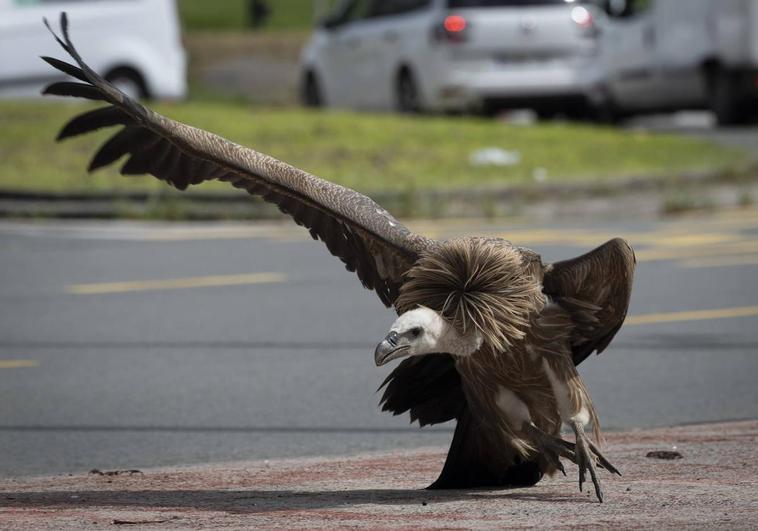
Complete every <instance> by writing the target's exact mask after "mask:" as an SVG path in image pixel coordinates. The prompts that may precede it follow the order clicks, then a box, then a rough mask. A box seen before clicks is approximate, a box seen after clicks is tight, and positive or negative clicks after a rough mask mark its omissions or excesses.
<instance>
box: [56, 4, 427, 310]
mask: <svg viewBox="0 0 758 531" xmlns="http://www.w3.org/2000/svg"><path fill="white" fill-rule="evenodd" d="M46 23H47V21H46ZM49 27H50V26H49V25H48V28H49ZM61 29H62V33H63V35H62V37H58V36H57V35H55V33H54V32H53V35H54V36H55V38H56V39H57V40H58V42H59V43H60V45H61V46H62V47H63V49H64V50H66V52H68V54H69V55H70V56H71V57H72V58H73V59H74V60H75V62H76V63H77V65H78V66H74V65H71V64H68V63H64V62H63V61H60V60H58V59H52V58H43V59H44V60H45V61H47V62H48V63H49V64H50V65H52V66H53V67H55V68H57V69H58V70H60V71H62V72H64V73H66V74H68V75H70V76H72V77H74V78H76V79H78V80H79V82H75V81H65V82H59V83H54V84H52V85H50V86H49V87H47V89H45V91H44V93H45V94H55V95H61V96H75V97H81V98H87V99H92V100H100V101H104V102H106V103H109V104H110V105H109V106H108V107H104V108H101V109H97V110H94V111H90V112H87V113H84V114H82V115H80V116H77V117H75V118H74V119H73V120H71V121H70V122H69V123H68V124H66V125H65V126H64V128H63V130H62V131H61V132H60V134H59V136H58V139H59V140H60V139H64V138H68V137H71V136H75V135H80V134H83V133H89V132H91V131H95V130H97V129H100V128H103V127H110V126H122V128H121V130H120V131H119V132H117V133H116V134H115V135H114V136H113V137H111V138H110V140H108V141H107V142H106V143H105V144H104V145H103V146H102V147H101V148H100V150H99V151H98V152H97V154H96V155H95V157H94V158H93V160H92V162H91V164H90V167H89V170H90V171H92V170H95V169H97V168H100V167H102V166H107V165H109V164H112V163H114V162H116V161H117V160H118V159H120V158H121V157H123V156H124V155H126V156H127V157H128V158H127V161H126V163H125V164H124V165H123V166H122V168H121V173H122V174H124V175H136V174H144V173H149V174H151V175H153V176H155V177H157V178H158V179H161V180H164V181H167V182H168V183H170V184H172V185H173V186H175V187H176V188H178V189H180V190H183V189H185V188H187V186H189V185H191V184H198V183H201V182H204V181H209V180H220V181H226V182H229V183H231V184H232V185H233V186H235V187H237V188H242V189H244V190H246V191H247V192H249V193H250V194H253V195H259V196H261V197H262V198H263V199H264V200H265V201H268V202H270V203H274V204H276V205H277V206H278V207H279V209H280V210H281V211H282V212H284V213H285V214H288V215H290V216H291V217H292V218H293V219H294V220H295V222H296V223H298V224H299V225H303V226H305V227H306V228H308V229H309V230H310V233H311V236H312V237H313V238H314V239H320V240H322V241H323V242H324V243H325V244H326V246H327V247H328V249H329V251H330V252H331V253H332V254H333V255H335V256H337V257H338V258H340V259H341V260H342V261H343V262H344V263H345V266H346V268H347V269H348V270H349V271H355V272H356V273H357V275H358V277H359V278H360V280H361V282H362V283H363V285H364V286H365V287H366V288H368V289H373V290H375V291H376V292H377V294H378V295H379V297H380V298H381V300H382V302H384V304H386V305H387V306H391V305H392V303H393V301H394V300H395V298H396V296H397V290H398V287H399V285H400V282H401V277H402V274H403V273H404V272H405V271H406V270H407V269H408V268H409V267H410V266H411V265H412V264H413V262H414V261H415V260H416V258H417V257H418V254H419V253H420V252H421V251H422V250H423V249H425V248H426V247H427V246H428V245H429V244H430V241H429V240H427V239H426V238H423V237H421V236H417V235H414V234H412V233H411V232H410V231H409V230H408V229H406V228H405V227H404V226H402V225H401V224H400V223H398V222H397V221H396V220H395V219H394V218H393V217H392V216H391V215H390V214H389V213H387V212H386V211H385V210H384V209H383V208H381V207H380V206H379V205H377V204H376V203H375V202H374V201H372V200H371V199H369V198H368V197H366V196H364V195H362V194H359V193H358V192H355V191H354V190H351V189H349V188H345V187H342V186H339V185H336V184H333V183H330V182H328V181H324V180H322V179H319V178H318V177H315V176H313V175H310V174H309V173H307V172H305V171H302V170H299V169H297V168H295V167H293V166H290V165H288V164H285V163H284V162H281V161H279V160H276V159H274V158H272V157H269V156H267V155H263V154H261V153H258V152H256V151H253V150H252V149H247V148H244V147H242V146H239V145H237V144H234V143H233V142H230V141H228V140H225V139H223V138H221V137H219V136H217V135H214V134H211V133H208V132H206V131H202V130H200V129H196V128H194V127H190V126H188V125H184V124H182V123H179V122H175V121H174V120H171V119H169V118H166V117H164V116H161V115H160V114H157V113H155V112H153V111H151V110H150V109H147V108H145V107H143V106H142V105H140V104H139V103H138V102H136V101H134V100H132V99H131V98H129V97H128V96H126V95H125V94H123V93H121V92H120V91H119V90H118V89H116V88H115V87H113V86H112V85H111V84H110V83H108V82H107V81H105V80H104V79H103V78H102V77H100V76H99V75H98V74H96V73H95V72H94V71H93V70H92V69H91V68H89V67H88V66H87V65H86V64H85V63H84V61H82V59H81V57H80V56H79V54H78V52H77V51H76V49H75V48H74V46H73V44H71V40H70V39H69V35H68V21H67V18H66V15H65V13H64V14H62V15H61ZM51 32H52V29H51Z"/></svg>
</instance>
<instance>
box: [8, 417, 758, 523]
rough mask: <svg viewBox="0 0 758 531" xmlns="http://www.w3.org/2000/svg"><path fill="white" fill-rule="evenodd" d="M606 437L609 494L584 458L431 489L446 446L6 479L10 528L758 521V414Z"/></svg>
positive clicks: (606, 483)
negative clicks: (539, 473) (516, 485)
mask: <svg viewBox="0 0 758 531" xmlns="http://www.w3.org/2000/svg"><path fill="white" fill-rule="evenodd" d="M607 439H608V444H607V448H606V452H605V454H606V456H608V457H609V459H610V460H611V461H612V462H613V463H614V464H615V465H616V466H618V467H619V469H620V470H621V471H622V473H623V474H624V476H623V477H622V478H618V477H615V476H614V477H610V476H609V475H608V474H605V473H602V472H601V474H602V480H603V482H604V483H603V486H604V490H605V493H606V503H604V504H600V503H598V502H597V501H596V500H595V499H594V496H593V495H591V490H592V489H591V486H590V489H589V491H590V492H587V491H588V489H587V488H585V492H584V493H580V492H579V491H578V488H577V483H576V468H575V467H574V466H573V465H567V466H566V469H567V472H568V474H569V477H568V478H564V477H563V476H560V477H558V476H556V477H554V478H552V479H547V480H544V481H543V482H541V483H540V484H539V485H538V486H537V487H534V488H530V489H519V490H511V491H475V492H463V491H450V492H429V491H424V490H421V489H422V488H423V487H425V486H426V485H427V484H428V483H430V482H431V481H432V480H433V479H434V478H435V477H436V474H437V473H438V472H439V470H440V468H441V466H442V462H443V460H444V453H443V452H442V451H440V450H439V449H426V450H415V451H409V452H405V453H391V454H374V455H364V456H358V457H351V458H309V459H289V460H281V461H270V462H259V461H255V462H244V463H231V464H223V465H208V466H193V467H182V468H164V469H152V470H144V471H143V472H141V473H122V474H118V475H102V474H84V475H76V476H56V477H47V478H32V479H18V480H0V529H63V528H77V529H80V528H111V529H112V528H118V527H127V528H140V529H142V528H154V529H173V528H196V529H200V528H204V529H210V528H214V529H218V528H231V529H242V528H252V527H263V528H273V527H283V528H309V529H312V528H319V527H321V528H329V529H334V528H347V527H370V528H409V527H433V528H446V529H451V528H503V527H506V526H507V527H569V528H572V527H590V526H591V527H614V528H618V527H621V528H633V527H646V528H659V527H668V528H682V527H685V526H690V527H709V528H712V527H715V526H724V527H727V528H730V529H733V528H738V529H748V528H755V527H756V526H758V421H750V422H735V423H725V424H711V425H699V426H687V427H679V428H668V429H656V430H644V431H643V430H639V431H632V432H626V433H614V434H609V435H608V437H607ZM674 446H675V447H676V451H677V452H679V453H681V455H682V458H681V459H675V460H663V459H654V458H650V457H646V455H647V454H648V452H651V451H670V450H672V449H673V447H674Z"/></svg>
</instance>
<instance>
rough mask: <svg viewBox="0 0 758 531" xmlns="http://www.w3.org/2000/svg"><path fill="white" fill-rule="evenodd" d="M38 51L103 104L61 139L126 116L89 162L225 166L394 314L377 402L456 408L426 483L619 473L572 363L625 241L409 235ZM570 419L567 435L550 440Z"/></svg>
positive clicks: (361, 204)
mask: <svg viewBox="0 0 758 531" xmlns="http://www.w3.org/2000/svg"><path fill="white" fill-rule="evenodd" d="M61 26H62V29H63V38H62V40H61V39H59V42H60V44H61V45H62V46H63V48H64V49H65V50H66V51H67V52H68V53H69V54H70V55H71V56H72V57H73V58H74V60H75V61H76V63H77V65H78V66H74V65H70V64H67V63H64V62H62V61H59V60H56V59H51V58H45V60H46V61H47V62H48V63H50V64H51V65H52V66H54V67H55V68H57V69H58V70H60V71H62V72H64V73H66V74H68V75H70V76H72V77H74V78H76V79H78V80H79V81H80V82H71V81H63V82H60V83H55V84H53V85H51V86H50V87H48V88H47V89H46V91H45V92H46V93H47V94H55V95H62V96H76V97H83V98H87V99H92V100H99V101H104V102H106V103H108V104H109V105H107V106H106V107H103V108H101V109H98V110H95V111H90V112H87V113H85V114H82V115H80V116H78V117H76V118H74V119H73V120H71V121H70V122H69V123H68V124H67V125H66V126H65V127H64V128H63V130H62V131H61V133H60V135H59V139H63V138H67V137H70V136H75V135H79V134H82V133H87V132H90V131H94V130H96V129H100V128H102V127H109V126H117V125H118V126H122V129H121V130H120V131H119V132H118V133H117V134H116V135H115V136H113V137H112V138H111V139H110V140H109V141H108V142H106V144H104V145H103V147H102V148H101V149H100V151H99V152H98V153H97V154H96V155H95V157H94V159H93V161H92V163H91V165H90V170H94V169H97V168H99V167H102V166H105V165H108V164H111V163H113V162H115V161H117V160H118V159H120V158H121V157H122V156H125V155H126V156H127V157H128V160H127V161H126V163H125V164H124V166H123V167H122V170H121V171H122V173H123V174H144V173H149V174H151V175H154V176H155V177H157V178H159V179H162V180H164V181H167V182H169V183H170V184H172V185H173V186H175V187H177V188H179V189H184V188H186V187H187V186H188V185H190V184H197V183H201V182H203V181H207V180H221V181H227V182H229V183H231V184H232V185H233V186H235V187H237V188H242V189H245V190H247V191H248V192H249V193H251V194H254V195H259V196H262V197H263V198H264V199H265V200H266V201H268V202H272V203H275V204H276V205H278V207H279V208H280V209H281V210H282V212H284V213H286V214H288V215H290V216H291V217H292V218H293V219H294V220H295V221H296V222H297V223H298V224H300V225H303V226H305V227H306V228H307V229H308V230H309V231H310V233H311V235H312V236H313V238H314V239H320V240H322V241H323V242H324V243H325V244H326V246H327V247H328V249H329V251H330V252H331V253H332V254H333V255H335V256H337V257H338V258H340V259H341V260H342V261H343V262H344V264H345V266H346V267H347V269H348V270H349V271H354V272H355V273H356V274H357V275H358V277H359V279H360V280H361V282H362V283H363V285H364V286H365V287H366V288H368V289H372V290H374V291H375V292H376V293H377V294H378V296H379V298H380V299H381V301H382V302H383V303H384V304H385V305H386V306H391V307H394V308H395V309H396V311H397V313H398V314H399V317H398V319H397V321H396V322H395V324H393V326H392V329H391V330H390V333H389V334H388V335H387V337H386V338H385V339H384V340H383V341H382V342H381V343H380V344H379V345H378V346H377V350H376V352H375V357H376V362H377V364H378V365H382V364H384V363H386V362H388V361H390V360H392V359H397V358H401V357H403V358H406V359H404V360H403V361H402V362H401V363H400V364H399V365H398V366H397V367H396V368H395V370H394V371H393V372H392V373H391V374H390V375H389V377H388V378H387V380H386V381H385V384H384V385H385V386H386V387H385V391H384V395H383V397H382V405H383V408H384V410H387V411H391V412H393V413H395V414H401V413H405V412H409V413H410V416H411V420H412V421H418V422H419V424H420V425H422V426H424V425H428V424H437V423H441V422H446V421H450V420H456V421H457V426H456V431H455V435H454V438H453V442H452V445H451V448H450V451H449V453H448V458H447V461H446V463H445V466H444V468H443V471H442V474H441V475H440V477H439V478H438V480H437V481H436V482H435V483H434V484H433V485H432V487H433V488H467V487H484V486H509V485H532V484H534V483H536V482H537V481H539V479H540V478H541V477H542V475H543V474H546V473H547V474H550V473H553V472H554V471H555V470H556V469H560V470H562V466H561V465H560V458H561V457H563V458H568V459H570V460H572V461H574V462H575V463H577V464H578V465H579V469H580V486H581V482H582V481H583V479H584V472H585V471H589V472H590V474H591V475H592V480H593V482H594V483H595V487H596V491H597V493H598V497H600V498H601V499H602V494H601V492H600V489H599V483H598V481H597V479H596V471H595V464H599V465H600V466H601V467H603V468H605V469H606V470H608V471H612V472H615V471H616V470H615V469H614V468H613V466H612V465H611V464H610V463H609V462H608V461H607V460H606V459H605V458H604V457H603V456H602V455H601V454H600V452H599V450H598V449H597V446H596V445H595V444H594V443H592V442H591V441H590V440H589V439H588V438H587V437H586V436H585V435H584V431H583V427H584V425H585V424H587V423H589V422H592V424H593V425H594V428H595V432H596V438H597V437H599V431H598V430H599V428H598V422H597V416H596V413H595V409H594V407H593V405H592V402H591V400H590V398H589V394H588V393H587V390H586V388H585V386H584V384H583V383H582V381H581V379H580V377H579V375H578V373H577V371H576V368H575V366H576V365H578V364H579V363H580V362H582V361H583V360H584V359H585V358H587V356H589V355H590V354H591V353H592V352H593V351H597V352H601V351H602V350H604V349H605V348H606V347H607V346H608V344H609V343H610V341H611V339H612V338H613V336H614V335H615V333H616V332H617V331H618V329H619V328H620V327H621V324H622V323H623V321H624V318H625V316H626V311H627V307H628V303H629V296H630V293H631V286H632V277H633V271H634V254H633V252H632V250H631V248H630V247H629V245H628V244H626V242H624V241H623V240H618V239H617V240H612V241H610V242H608V243H607V244H605V245H603V246H602V247H600V248H598V249H596V250H595V251H592V252H590V253H588V254H586V255H584V256H582V257H579V258H576V259H573V260H569V261H566V262H560V263H556V264H551V265H543V264H542V261H541V260H540V257H539V256H538V255H537V254H535V253H534V252H532V251H529V250H527V249H523V248H518V247H514V246H512V245H511V244H510V243H508V242H507V241H504V240H499V239H484V238H463V239H457V240H452V241H445V242H441V241H435V240H431V239H428V238H425V237H423V236H419V235H415V234H412V233H411V232H410V231H408V229H406V228H405V227H403V226H402V225H401V224H400V223H399V222H398V221H397V220H395V219H394V218H393V217H392V216H390V215H389V214H388V213H387V212H386V211H385V210H384V209H382V208H381V207H379V206H378V205H377V204H376V203H374V202H373V201H372V200H371V199H369V198H367V197H365V196H364V195H361V194H359V193H357V192H355V191H353V190H350V189H347V188H344V187H342V186H339V185H335V184H332V183H329V182H328V181H324V180H322V179H319V178H317V177H314V176H312V175H310V174H308V173H306V172H304V171H302V170H299V169H297V168H294V167H292V166H289V165H287V164H285V163H283V162H280V161H278V160H276V159H273V158H271V157H268V156H266V155H263V154H260V153H258V152H255V151H253V150H250V149H247V148H243V147H241V146H239V145H236V144H233V143H231V142H229V141H227V140H224V139H222V138H220V137H218V136H216V135H213V134H211V133H207V132H205V131H201V130H199V129H195V128H192V127H190V126H187V125H184V124H180V123H177V122H175V121H173V120H170V119H168V118H165V117H163V116H161V115H158V114H156V113H154V112H152V111H150V110H149V109H146V108H145V107H143V106H141V105H140V104H139V103H137V102H135V101H132V100H131V99H129V98H128V97H126V96H125V95H123V94H122V93H120V92H119V91H118V90H116V89H115V88H114V87H112V86H111V85H110V84H108V83H107V82H106V81H104V80H103V79H102V78H101V77H100V76H98V75H97V74H96V73H95V72H93V71H92V70H91V69H90V68H89V67H87V65H86V64H85V63H84V62H83V61H82V59H81V58H80V57H79V55H78V53H77V52H76V50H75V49H74V47H73V45H72V44H71V42H70V40H69V37H68V31H67V21H66V18H65V15H64V16H62V18H61ZM564 424H566V425H568V426H570V427H571V428H572V429H573V430H574V433H575V436H576V444H575V445H574V444H572V443H568V442H566V441H563V440H562V439H561V438H560V430H561V426H562V425H564Z"/></svg>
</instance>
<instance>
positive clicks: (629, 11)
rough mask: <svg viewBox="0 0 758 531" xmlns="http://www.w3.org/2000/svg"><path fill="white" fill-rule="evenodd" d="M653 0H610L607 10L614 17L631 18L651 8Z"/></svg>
mask: <svg viewBox="0 0 758 531" xmlns="http://www.w3.org/2000/svg"><path fill="white" fill-rule="evenodd" d="M650 5H651V0H608V4H607V11H608V14H609V15H611V16H612V17H617V18H631V17H636V16H637V15H639V14H640V13H644V12H645V11H647V10H648V9H649V8H650Z"/></svg>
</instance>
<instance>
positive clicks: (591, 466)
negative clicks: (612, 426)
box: [570, 420, 621, 503]
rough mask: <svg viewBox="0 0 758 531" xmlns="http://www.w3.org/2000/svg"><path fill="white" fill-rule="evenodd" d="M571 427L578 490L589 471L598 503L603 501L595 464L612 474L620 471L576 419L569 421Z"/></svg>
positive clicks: (580, 488)
mask: <svg viewBox="0 0 758 531" xmlns="http://www.w3.org/2000/svg"><path fill="white" fill-rule="evenodd" d="M570 425H571V428H572V429H573V430H574V435H575V436H576V448H575V453H576V461H574V462H575V463H576V465H577V466H578V467H579V490H580V491H581V490H582V487H583V485H584V481H585V477H586V476H585V474H586V473H587V472H589V473H590V478H591V479H592V484H593V485H594V486H595V495H596V496H597V499H598V500H600V503H602V502H603V489H602V488H601V487H600V480H599V479H598V478H597V470H596V469H595V465H596V464H597V466H600V467H602V468H605V469H606V470H608V471H609V472H611V473H613V474H618V475H619V476H620V475H621V473H620V472H619V471H618V469H616V467H614V466H613V465H612V464H611V463H610V462H609V461H608V460H607V459H606V458H605V457H604V456H603V454H601V453H600V450H599V449H598V447H597V446H596V445H595V444H594V443H593V442H592V441H591V440H590V438H589V437H588V436H587V434H586V433H585V432H584V427H583V426H582V425H581V424H580V423H579V422H577V421H575V420H572V421H571V422H570Z"/></svg>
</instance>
